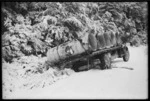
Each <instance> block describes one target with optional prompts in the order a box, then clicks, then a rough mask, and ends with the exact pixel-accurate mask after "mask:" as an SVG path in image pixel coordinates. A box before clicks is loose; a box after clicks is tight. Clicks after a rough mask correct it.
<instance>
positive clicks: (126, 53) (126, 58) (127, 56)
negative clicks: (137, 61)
mask: <svg viewBox="0 0 150 101" xmlns="http://www.w3.org/2000/svg"><path fill="white" fill-rule="evenodd" d="M123 53H124V55H123V61H125V62H127V61H129V58H130V53H129V49H128V47H125V48H124V49H123Z"/></svg>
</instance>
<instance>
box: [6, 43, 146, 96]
mask: <svg viewBox="0 0 150 101" xmlns="http://www.w3.org/2000/svg"><path fill="white" fill-rule="evenodd" d="M147 49H148V48H147V47H146V46H140V47H138V48H137V47H129V51H130V60H129V61H128V62H124V61H123V59H115V60H114V61H112V67H113V68H112V69H109V70H98V69H91V70H88V71H82V72H78V73H73V74H72V75H71V76H69V77H67V78H64V79H61V80H59V81H57V82H56V83H54V84H52V85H49V86H47V87H44V88H37V89H18V90H16V91H15V92H13V93H12V94H11V95H9V96H7V97H6V98H9V99H14V98H15V99H18V98H20V99H38V98H40V99H123V98H125V99H146V98H147V97H148V62H147V61H148V59H147V57H148V53H147Z"/></svg>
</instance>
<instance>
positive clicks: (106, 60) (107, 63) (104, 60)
mask: <svg viewBox="0 0 150 101" xmlns="http://www.w3.org/2000/svg"><path fill="white" fill-rule="evenodd" d="M100 61H101V69H111V58H110V53H105V54H103V55H102V56H101V58H100Z"/></svg>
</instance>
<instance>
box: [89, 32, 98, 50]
mask: <svg viewBox="0 0 150 101" xmlns="http://www.w3.org/2000/svg"><path fill="white" fill-rule="evenodd" d="M95 34H96V33H95V30H94V29H92V30H90V33H89V35H88V43H89V45H90V47H91V49H92V51H96V50H97V39H96V35H95Z"/></svg>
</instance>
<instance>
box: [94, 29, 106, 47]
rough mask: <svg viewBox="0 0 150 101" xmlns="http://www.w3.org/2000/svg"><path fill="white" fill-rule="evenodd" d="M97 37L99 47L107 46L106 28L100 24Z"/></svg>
mask: <svg viewBox="0 0 150 101" xmlns="http://www.w3.org/2000/svg"><path fill="white" fill-rule="evenodd" d="M96 38H97V48H98V49H103V48H105V46H106V42H105V38H104V29H103V27H102V26H100V28H99V31H98V33H97V34H96Z"/></svg>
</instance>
